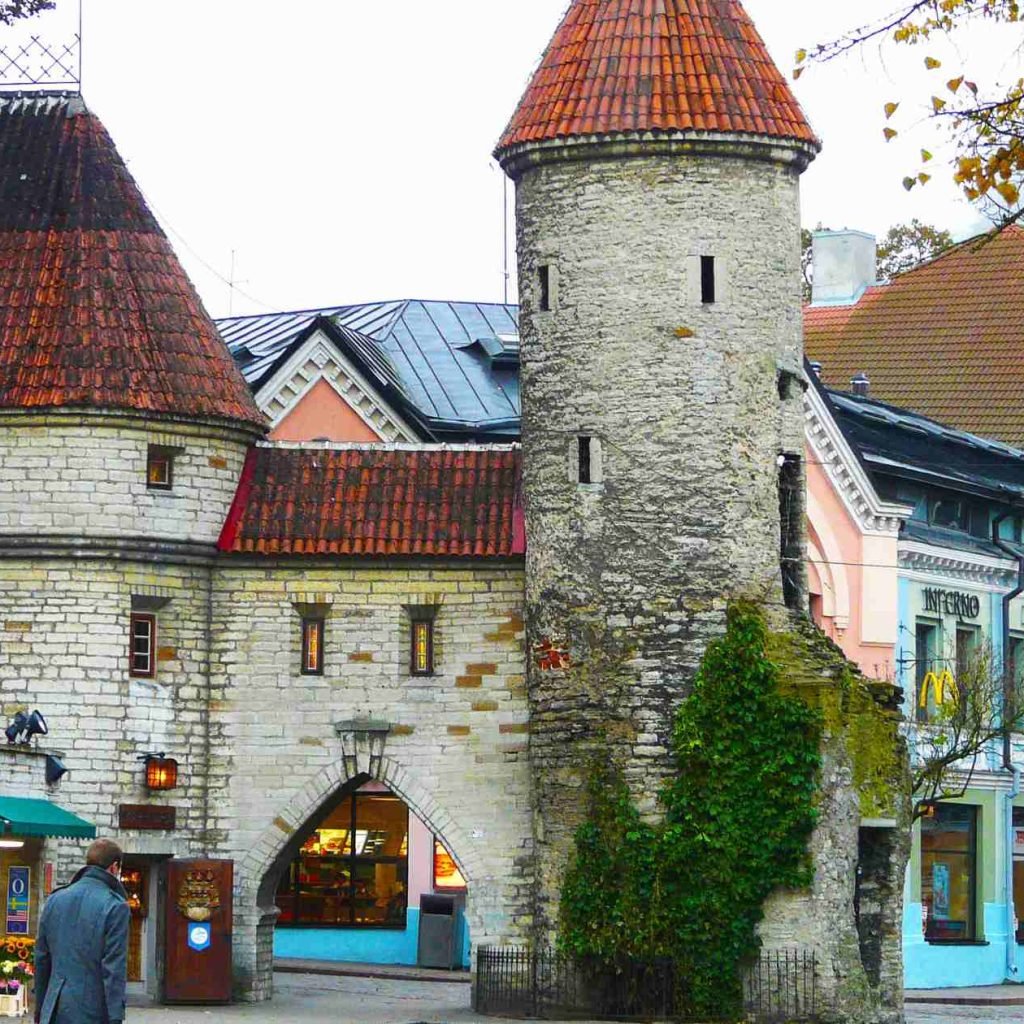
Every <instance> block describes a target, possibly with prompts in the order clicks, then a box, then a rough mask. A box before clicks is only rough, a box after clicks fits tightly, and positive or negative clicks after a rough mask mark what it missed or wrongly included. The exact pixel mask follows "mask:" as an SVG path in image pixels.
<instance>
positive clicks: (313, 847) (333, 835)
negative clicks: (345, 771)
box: [277, 792, 409, 928]
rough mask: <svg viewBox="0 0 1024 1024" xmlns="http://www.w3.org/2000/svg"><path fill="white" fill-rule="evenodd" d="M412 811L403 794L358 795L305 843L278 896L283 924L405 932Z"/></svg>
mask: <svg viewBox="0 0 1024 1024" xmlns="http://www.w3.org/2000/svg"><path fill="white" fill-rule="evenodd" d="M408 861H409V811H408V809H407V807H406V806H405V804H404V803H403V802H402V801H401V800H400V799H399V798H398V797H396V796H393V795H392V794H390V793H382V792H357V793H352V794H351V795H349V796H347V797H345V799H344V800H343V801H342V802H341V803H340V804H339V805H338V806H337V807H336V808H335V809H334V810H333V811H331V813H330V814H328V815H327V816H326V817H325V818H324V819H323V820H322V821H321V822H320V824H319V825H318V826H317V828H316V829H315V830H314V831H313V833H312V834H311V835H310V836H309V838H308V839H307V840H306V841H305V843H303V845H302V848H301V850H300V851H299V854H298V856H297V857H296V858H295V860H294V861H292V863H291V864H290V865H289V867H288V870H287V871H285V873H284V875H283V877H282V879H281V882H280V884H279V886H278V890H277V905H278V907H279V909H280V911H281V916H280V917H279V918H278V922H277V923H278V925H281V926H287V925H303V926H310V925H322V926H330V927H335V928H337V927H346V928H348V927H366V928H404V927H405V912H406V905H407V902H408V888H409V868H408Z"/></svg>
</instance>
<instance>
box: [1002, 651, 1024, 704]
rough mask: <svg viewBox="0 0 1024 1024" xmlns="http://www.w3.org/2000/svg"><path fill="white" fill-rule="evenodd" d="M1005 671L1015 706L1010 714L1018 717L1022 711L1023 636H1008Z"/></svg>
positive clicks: (1023, 691) (1023, 683)
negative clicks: (1011, 682)
mask: <svg viewBox="0 0 1024 1024" xmlns="http://www.w3.org/2000/svg"><path fill="white" fill-rule="evenodd" d="M1006 669H1007V671H1008V672H1009V674H1010V678H1011V679H1012V680H1013V693H1014V697H1015V700H1016V705H1017V706H1016V708H1014V709H1012V711H1011V713H1012V714H1013V715H1014V716H1015V717H1019V716H1020V714H1021V711H1022V710H1024V703H1022V701H1024V636H1022V635H1021V634H1019V633H1011V634H1010V654H1009V664H1008V665H1007V666H1006Z"/></svg>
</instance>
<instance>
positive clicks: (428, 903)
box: [416, 893, 462, 971]
mask: <svg viewBox="0 0 1024 1024" xmlns="http://www.w3.org/2000/svg"><path fill="white" fill-rule="evenodd" d="M459 933H460V929H459V914H458V907H457V905H456V901H455V897H454V896H429V895H427V894H426V893H424V895H422V896H421V897H420V934H419V946H418V950H417V956H416V963H417V964H418V965H419V966H420V967H444V968H446V969H447V970H449V971H450V970H452V968H454V967H461V966H462V964H461V960H462V955H461V954H462V950H461V949H460V948H459Z"/></svg>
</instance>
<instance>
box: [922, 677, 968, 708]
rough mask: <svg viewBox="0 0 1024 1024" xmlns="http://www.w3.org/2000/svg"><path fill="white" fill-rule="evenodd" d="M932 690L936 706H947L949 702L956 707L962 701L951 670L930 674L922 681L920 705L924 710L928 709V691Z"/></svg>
mask: <svg viewBox="0 0 1024 1024" xmlns="http://www.w3.org/2000/svg"><path fill="white" fill-rule="evenodd" d="M929 690H931V691H932V694H933V695H934V698H935V704H936V706H939V705H942V704H945V703H946V702H947V701H948V702H949V703H950V704H952V705H953V706H954V707H955V706H956V705H957V704H958V703H959V701H960V691H959V690H958V689H957V687H956V680H955V679H954V678H953V673H952V672H950V671H949V669H948V668H947V669H944V670H943V671H942V672H929V673H928V674H927V675H926V676H925V677H924V679H922V680H921V698H920V700H919V701H918V705H919V706H920V707H922V708H926V707H928V691H929Z"/></svg>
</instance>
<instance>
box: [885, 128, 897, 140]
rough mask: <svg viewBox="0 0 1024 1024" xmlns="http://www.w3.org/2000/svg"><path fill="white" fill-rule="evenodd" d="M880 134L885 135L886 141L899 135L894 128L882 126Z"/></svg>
mask: <svg viewBox="0 0 1024 1024" xmlns="http://www.w3.org/2000/svg"><path fill="white" fill-rule="evenodd" d="M882 134H883V135H884V136H885V141H886V142H891V141H892V140H893V139H895V138H896V136H897V135H899V132H898V131H896V129H895V128H883V129H882Z"/></svg>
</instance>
